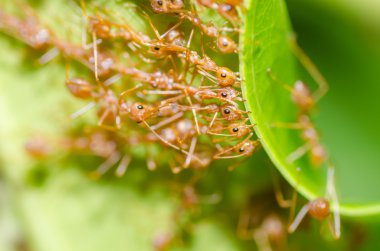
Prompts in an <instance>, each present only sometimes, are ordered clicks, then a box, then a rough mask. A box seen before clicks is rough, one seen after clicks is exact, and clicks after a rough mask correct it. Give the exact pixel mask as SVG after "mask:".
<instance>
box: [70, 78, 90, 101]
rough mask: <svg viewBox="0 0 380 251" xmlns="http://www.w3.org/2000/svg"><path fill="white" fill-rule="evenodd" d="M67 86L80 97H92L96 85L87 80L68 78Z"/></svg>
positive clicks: (73, 93)
mask: <svg viewBox="0 0 380 251" xmlns="http://www.w3.org/2000/svg"><path fill="white" fill-rule="evenodd" d="M66 87H67V89H69V91H70V93H71V94H72V95H73V96H75V97H77V98H80V99H88V98H90V97H92V91H93V90H94V87H93V86H92V85H91V84H90V83H89V82H87V81H86V80H83V79H80V78H73V79H67V80H66Z"/></svg>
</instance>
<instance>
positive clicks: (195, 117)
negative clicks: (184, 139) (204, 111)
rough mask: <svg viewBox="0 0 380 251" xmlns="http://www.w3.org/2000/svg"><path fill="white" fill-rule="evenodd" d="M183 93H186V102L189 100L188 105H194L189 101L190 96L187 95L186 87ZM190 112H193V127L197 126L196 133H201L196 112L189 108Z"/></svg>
mask: <svg viewBox="0 0 380 251" xmlns="http://www.w3.org/2000/svg"><path fill="white" fill-rule="evenodd" d="M185 94H186V100H187V102H189V105H190V106H191V107H194V105H193V102H192V101H191V98H190V96H189V95H188V93H187V91H186V89H185ZM191 112H192V113H193V117H194V122H195V127H196V128H197V133H198V134H201V131H200V129H199V123H198V117H197V112H196V110H195V109H191Z"/></svg>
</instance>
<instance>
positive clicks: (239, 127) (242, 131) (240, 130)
mask: <svg viewBox="0 0 380 251" xmlns="http://www.w3.org/2000/svg"><path fill="white" fill-rule="evenodd" d="M247 121H248V119H246V120H244V121H243V122H240V123H233V124H230V125H228V126H227V127H220V128H217V129H216V130H208V131H207V133H208V134H210V135H216V136H224V137H235V138H237V139H240V138H242V137H244V136H246V135H248V134H249V133H251V132H252V129H251V128H252V127H254V126H255V125H247V124H246V122H247ZM223 131H227V132H228V133H222V132H223Z"/></svg>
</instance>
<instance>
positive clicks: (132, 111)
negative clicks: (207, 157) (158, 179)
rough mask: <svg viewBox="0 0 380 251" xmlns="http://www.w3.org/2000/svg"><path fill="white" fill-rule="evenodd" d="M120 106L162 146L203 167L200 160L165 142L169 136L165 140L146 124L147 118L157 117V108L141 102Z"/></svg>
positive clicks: (167, 141)
mask: <svg viewBox="0 0 380 251" xmlns="http://www.w3.org/2000/svg"><path fill="white" fill-rule="evenodd" d="M122 105H123V106H122V107H121V109H122V110H123V111H124V113H129V117H130V118H131V119H132V120H133V121H135V122H137V123H143V124H144V125H145V126H146V127H147V128H148V129H149V130H150V131H151V132H152V133H153V134H154V136H155V137H157V138H158V139H159V140H160V141H161V142H162V143H163V144H165V145H167V146H169V147H171V148H173V149H175V150H178V151H180V152H182V153H184V154H185V155H186V156H190V158H193V159H194V160H196V161H198V162H199V163H200V164H201V165H204V164H203V162H202V160H200V159H199V158H198V157H196V156H194V155H193V154H192V153H189V152H188V151H186V150H184V149H182V148H180V147H178V146H176V145H174V144H173V143H171V142H169V140H167V139H166V138H167V137H171V135H168V136H167V137H166V138H164V137H162V136H161V135H160V134H159V133H157V132H156V130H155V129H154V128H152V126H150V125H149V124H148V122H146V120H147V119H148V118H150V117H152V116H153V115H157V112H158V110H159V109H158V108H157V107H153V106H150V105H146V104H143V103H141V102H135V103H133V104H131V105H128V104H126V103H123V104H122ZM174 137H175V136H174Z"/></svg>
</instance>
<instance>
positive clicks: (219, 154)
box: [214, 133, 253, 159]
mask: <svg viewBox="0 0 380 251" xmlns="http://www.w3.org/2000/svg"><path fill="white" fill-rule="evenodd" d="M252 136H253V133H250V134H249V135H248V136H247V138H246V139H244V140H243V141H242V142H240V143H239V144H238V145H236V146H233V147H230V148H228V149H226V150H222V151H221V152H219V153H217V154H215V155H214V159H233V158H239V157H242V156H245V153H242V154H239V155H234V156H222V155H223V154H226V153H228V152H231V151H233V150H235V149H236V147H238V146H239V145H243V144H244V143H245V142H247V141H248V140H249V139H250V138H251V137H252Z"/></svg>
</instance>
